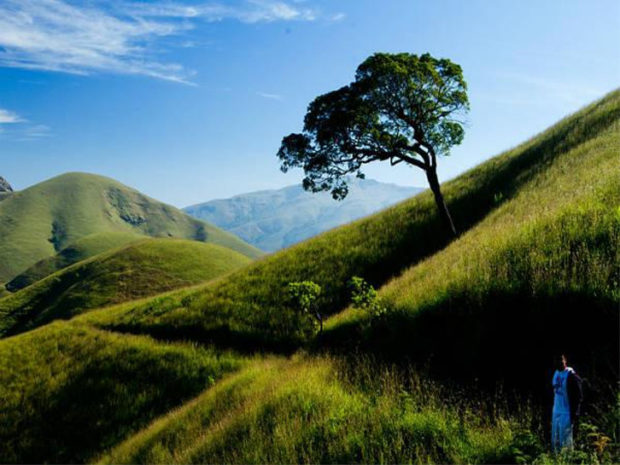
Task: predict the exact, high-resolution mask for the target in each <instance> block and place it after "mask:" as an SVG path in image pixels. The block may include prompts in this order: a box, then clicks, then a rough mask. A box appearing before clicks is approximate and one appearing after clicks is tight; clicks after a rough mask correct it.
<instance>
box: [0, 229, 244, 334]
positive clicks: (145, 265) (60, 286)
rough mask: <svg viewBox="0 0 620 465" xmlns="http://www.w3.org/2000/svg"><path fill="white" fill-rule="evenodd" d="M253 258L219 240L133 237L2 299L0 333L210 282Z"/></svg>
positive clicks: (0, 300) (9, 332)
mask: <svg viewBox="0 0 620 465" xmlns="http://www.w3.org/2000/svg"><path fill="white" fill-rule="evenodd" d="M249 262H250V259H249V258H248V257H246V256H245V255H242V254H240V253H238V252H235V251H233V250H231V249H228V248H225V247H222V246H219V245H215V244H205V243H202V242H197V241H189V240H182V239H143V240H140V241H138V242H135V241H134V242H133V243H131V244H129V245H127V246H124V247H121V248H116V249H114V250H111V251H108V252H104V253H102V254H99V255H96V256H94V257H91V258H90V259H87V260H84V261H81V262H78V263H76V264H74V265H72V266H70V267H68V268H65V269H62V270H60V271H59V272H57V273H54V274H52V275H50V276H48V277H47V278H45V279H43V280H41V281H38V282H36V283H34V284H32V285H30V286H28V287H26V288H24V289H22V290H20V291H18V292H16V293H14V294H12V295H10V296H8V297H6V298H4V299H0V336H1V335H7V334H15V333H17V332H21V331H24V330H26V329H30V328H33V327H35V326H39V325H41V324H44V323H47V322H49V321H51V320H54V319H57V318H69V317H71V316H73V315H76V314H78V313H81V312H83V311H85V310H88V309H92V308H96V307H102V306H106V305H110V304H115V303H119V302H124V301H128V300H133V299H137V298H140V297H145V296H149V295H154V294H157V293H161V292H164V291H168V290H171V289H175V288H179V287H183V286H188V285H191V284H196V283H199V282H202V281H207V280H209V279H213V278H215V277H218V276H221V275H223V274H225V273H228V272H230V271H232V270H234V269H237V268H240V267H242V266H244V265H246V264H248V263H249Z"/></svg>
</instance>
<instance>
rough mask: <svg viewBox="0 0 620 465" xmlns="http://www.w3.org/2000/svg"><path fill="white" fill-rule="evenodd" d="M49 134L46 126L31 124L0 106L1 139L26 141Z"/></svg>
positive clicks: (49, 131)
mask: <svg viewBox="0 0 620 465" xmlns="http://www.w3.org/2000/svg"><path fill="white" fill-rule="evenodd" d="M50 135H51V130H50V128H49V127H48V126H46V125H44V124H32V123H30V122H28V120H27V119H24V118H22V117H21V116H19V115H18V114H17V113H15V112H13V111H10V110H6V109H4V108H0V137H2V138H3V139H7V138H8V139H11V140H18V141H26V140H33V139H38V138H40V137H47V136H50Z"/></svg>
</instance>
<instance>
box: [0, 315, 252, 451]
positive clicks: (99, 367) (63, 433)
mask: <svg viewBox="0 0 620 465" xmlns="http://www.w3.org/2000/svg"><path fill="white" fill-rule="evenodd" d="M242 363H243V361H242V360H241V359H239V358H238V357H235V356H234V355H232V354H225V353H224V354H222V353H215V352H214V351H212V350H207V349H202V348H197V347H193V346H189V345H180V344H163V343H158V342H155V341H153V340H151V339H150V338H147V337H139V336H127V335H117V334H112V333H108V332H105V331H99V330H95V329H92V328H87V327H83V326H79V325H74V324H71V323H64V322H56V323H52V324H50V325H47V326H45V327H43V328H40V329H38V330H35V331H32V332H29V333H26V334H22V335H19V336H16V337H13V338H9V339H5V340H2V341H0V386H1V389H2V395H0V411H1V412H2V417H1V420H0V462H2V463H42V462H52V463H76V462H85V461H87V460H88V459H89V458H90V457H92V455H94V454H96V453H97V452H102V451H103V450H104V449H106V448H108V447H111V446H112V445H114V444H116V443H117V442H118V441H119V440H122V439H123V438H125V437H126V436H127V435H129V434H130V433H131V432H133V431H135V430H136V429H138V428H140V427H141V426H144V425H145V424H146V422H148V421H149V420H150V419H152V418H154V417H155V416H156V415H159V414H162V413H164V412H166V411H168V410H169V409H170V408H171V407H174V406H176V405H179V404H180V403H181V402H182V401H183V400H185V399H188V398H189V397H191V396H193V395H195V394H197V393H198V392H200V391H202V390H203V389H205V388H206V387H208V386H210V385H211V384H213V383H214V381H215V380H216V379H217V378H219V377H220V376H222V375H223V374H224V373H226V372H229V371H231V370H235V369H237V368H239V367H240V366H241V365H242Z"/></svg>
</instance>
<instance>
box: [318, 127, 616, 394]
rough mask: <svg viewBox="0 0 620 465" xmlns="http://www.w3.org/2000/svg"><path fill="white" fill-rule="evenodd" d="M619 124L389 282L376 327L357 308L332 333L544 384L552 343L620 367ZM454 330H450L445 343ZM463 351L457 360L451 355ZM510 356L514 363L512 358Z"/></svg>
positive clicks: (593, 362) (590, 367)
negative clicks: (619, 251) (382, 310)
mask: <svg viewBox="0 0 620 465" xmlns="http://www.w3.org/2000/svg"><path fill="white" fill-rule="evenodd" d="M619 129H620V125H619V124H618V121H616V122H615V123H614V124H613V125H612V126H611V127H609V128H608V129H606V130H605V131H602V132H601V133H599V134H598V136H597V137H595V138H592V139H591V140H589V141H586V142H584V143H583V144H580V145H579V146H577V147H575V148H573V149H571V150H569V151H567V152H566V153H565V154H564V155H562V156H561V157H558V158H557V159H556V160H554V162H553V163H552V164H550V165H549V166H548V167H547V168H546V169H544V171H541V172H540V174H539V175H538V176H537V177H536V178H535V179H533V180H532V183H531V184H529V185H527V186H524V188H522V189H521V190H520V191H519V192H518V193H517V194H516V195H515V196H514V198H513V199H512V200H511V201H509V202H504V203H503V204H502V205H500V206H498V207H497V208H496V209H495V210H494V211H493V212H492V213H491V214H489V215H488V216H487V217H486V218H485V219H484V220H483V221H481V222H480V223H479V224H478V225H476V226H475V227H474V228H472V229H471V230H470V231H469V232H467V233H466V234H464V235H463V236H461V237H460V238H459V240H457V241H455V242H453V243H452V244H450V245H449V246H448V247H446V248H445V249H443V250H441V251H439V252H438V253H436V254H434V255H433V256H432V257H429V258H428V259H426V260H424V261H423V262H421V263H419V264H417V265H416V266H414V267H411V268H409V269H408V270H407V271H405V272H404V273H403V274H402V275H400V276H399V277H397V278H395V279H393V280H391V281H390V282H389V283H388V284H387V285H386V286H384V287H383V288H382V289H381V291H380V293H379V295H380V297H381V298H382V299H383V301H384V304H385V305H386V307H387V308H388V312H387V314H386V315H385V316H384V318H383V319H382V321H378V322H375V324H374V325H371V328H370V330H368V329H365V328H366V327H368V326H369V325H368V323H369V322H368V317H367V315H365V314H363V312H360V311H357V310H353V309H349V310H347V311H345V312H343V313H342V314H340V315H338V316H337V317H335V318H334V319H333V320H332V321H330V322H329V324H328V328H327V334H326V339H327V340H329V342H327V340H326V341H325V343H328V344H330V345H334V344H335V345H339V344H345V345H347V344H348V345H349V346H350V345H355V346H359V345H360V342H361V341H363V342H361V344H362V345H366V346H367V347H368V348H372V350H374V351H379V352H382V353H384V354H386V353H391V354H392V355H393V356H397V357H403V356H409V357H411V358H412V359H414V360H426V359H428V357H431V356H432V357H433V361H434V365H435V368H441V367H444V368H445V369H446V370H449V371H450V372H451V374H456V373H455V372H456V371H459V372H460V373H459V374H460V375H466V374H470V375H476V376H479V375H485V376H487V377H490V378H493V379H497V378H501V379H507V378H513V379H514V381H515V382H517V381H519V379H520V378H523V373H524V372H527V373H529V377H531V380H530V382H533V383H534V384H538V385H542V384H540V381H539V380H540V379H543V378H544V377H545V376H546V370H548V369H549V360H550V359H551V357H552V356H553V353H554V350H555V351H557V350H564V351H566V352H567V353H569V354H571V361H572V363H574V364H576V365H577V366H579V367H581V370H580V371H581V373H582V375H593V374H594V373H596V371H597V370H601V373H600V374H599V376H600V375H602V374H603V373H605V372H606V373H607V377H608V378H609V380H614V379H616V377H617V376H618V372H617V367H618V363H619V360H618V351H617V344H618V332H617V331H618V324H619V323H620V321H619V319H618V305H619V303H620V266H619V265H620V261H619V255H618V250H619V249H618V245H619V244H620V155H619V152H618V148H619V147H620V130H619ZM446 341H449V343H447V342H446ZM455 353H458V354H459V358H458V361H459V363H458V365H457V366H456V367H455V366H454V364H452V363H450V361H451V359H452V358H453V357H454V354H455ZM507 361H509V363H507Z"/></svg>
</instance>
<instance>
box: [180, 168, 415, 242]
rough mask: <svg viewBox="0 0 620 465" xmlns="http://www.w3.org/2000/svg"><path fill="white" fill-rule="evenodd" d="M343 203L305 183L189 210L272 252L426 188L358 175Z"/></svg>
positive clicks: (224, 200) (208, 203) (222, 200)
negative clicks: (307, 186)
mask: <svg viewBox="0 0 620 465" xmlns="http://www.w3.org/2000/svg"><path fill="white" fill-rule="evenodd" d="M349 187H350V190H349V195H348V196H347V197H346V198H345V199H344V200H343V201H336V200H334V199H332V197H331V195H330V194H329V193H327V192H321V193H317V194H313V193H310V192H306V191H304V189H303V188H302V186H301V185H295V186H289V187H285V188H282V189H277V190H265V191H258V192H250V193H247V194H241V195H237V196H234V197H231V198H228V199H218V200H211V201H209V202H205V203H201V204H198V205H193V206H190V207H187V208H185V209H184V210H185V212H187V213H189V214H190V215H192V216H193V217H195V218H198V219H201V220H204V221H207V222H209V223H213V224H215V225H216V226H219V227H220V228H222V229H225V230H227V231H229V232H232V233H233V234H235V235H237V236H239V237H240V238H242V239H243V240H244V241H246V242H248V243H250V244H252V245H254V246H255V247H258V248H259V249H261V250H264V251H266V252H273V251H276V250H278V249H281V248H284V247H287V246H289V245H292V244H295V243H297V242H300V241H302V240H304V239H307V238H309V237H312V236H315V235H317V234H319V233H321V232H323V231H326V230H328V229H331V228H334V227H336V226H340V225H342V224H345V223H349V222H351V221H353V220H356V219H358V218H361V217H363V216H367V215H370V214H371V213H375V212H377V211H379V210H381V209H383V208H386V207H388V206H390V205H393V204H395V203H397V202H399V201H401V200H404V199H406V198H408V197H411V196H413V195H415V194H417V193H418V192H420V191H422V190H423V189H422V188H417V187H404V186H398V185H395V184H388V183H382V182H378V181H375V180H371V179H356V178H352V179H351V180H350V182H349Z"/></svg>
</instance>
